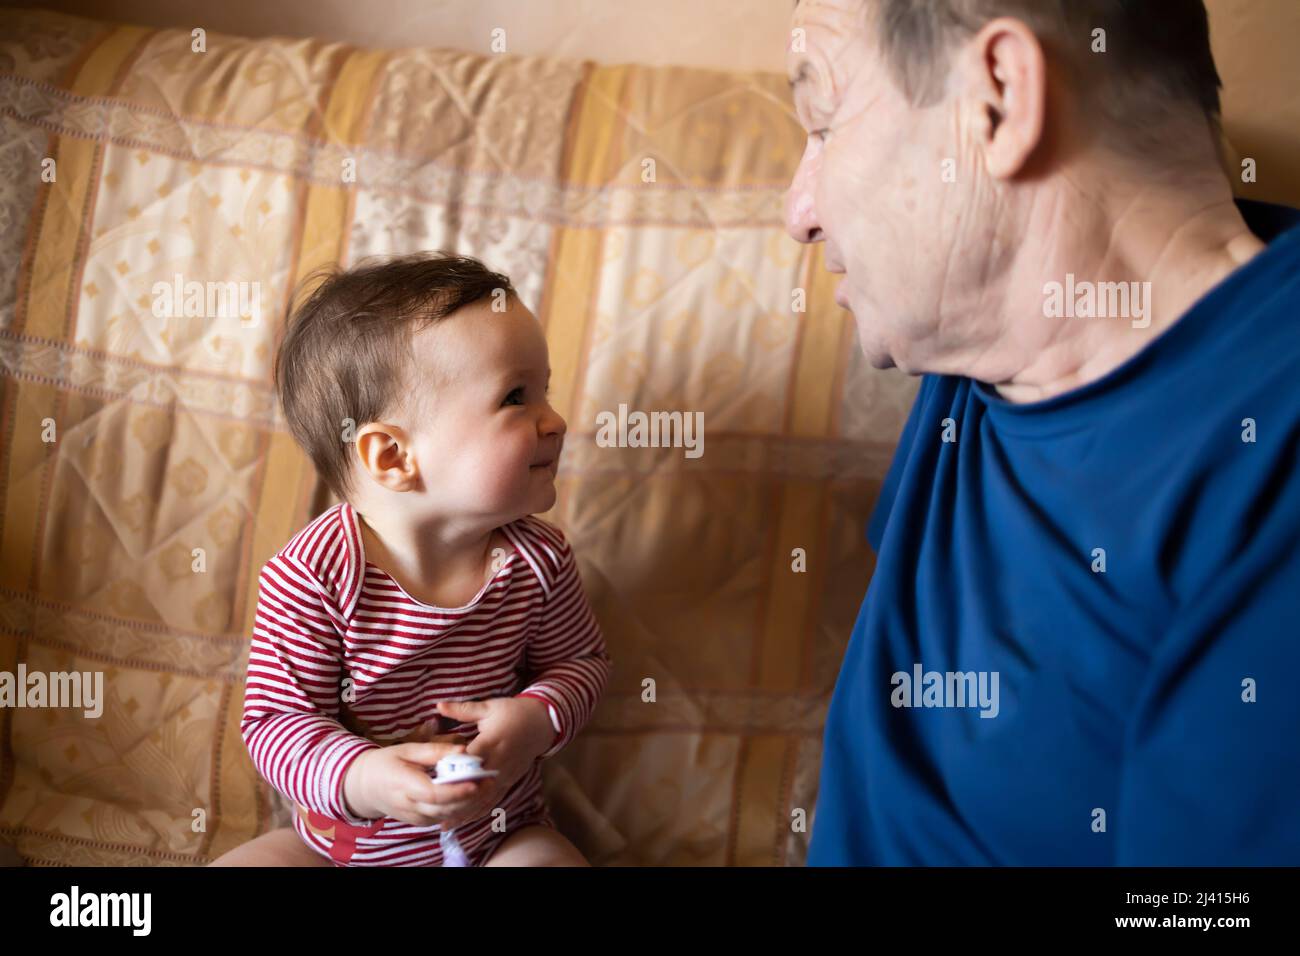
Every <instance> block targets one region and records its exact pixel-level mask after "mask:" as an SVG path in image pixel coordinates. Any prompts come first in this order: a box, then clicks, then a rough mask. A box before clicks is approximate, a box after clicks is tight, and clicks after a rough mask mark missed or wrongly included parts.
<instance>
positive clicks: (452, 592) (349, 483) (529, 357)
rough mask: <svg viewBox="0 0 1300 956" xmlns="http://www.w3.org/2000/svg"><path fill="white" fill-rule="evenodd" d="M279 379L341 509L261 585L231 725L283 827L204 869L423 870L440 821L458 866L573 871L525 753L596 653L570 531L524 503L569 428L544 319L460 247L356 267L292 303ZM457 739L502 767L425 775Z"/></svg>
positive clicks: (599, 671)
mask: <svg viewBox="0 0 1300 956" xmlns="http://www.w3.org/2000/svg"><path fill="white" fill-rule="evenodd" d="M275 378H276V387H277V389H278V391H279V395H280V401H281V404H282V406H283V408H284V413H285V417H286V418H287V420H288V423H289V427H290V429H291V431H292V432H293V435H294V437H295V439H297V441H298V443H299V444H301V445H302V447H303V448H304V450H305V451H306V452H307V453H308V455H310V457H311V459H312V461H313V463H314V464H315V466H316V468H317V470H318V472H319V473H320V475H321V477H322V478H323V479H324V481H325V482H326V483H327V484H328V485H329V487H330V488H331V489H333V491H334V492H335V494H337V495H338V497H339V498H340V499H342V500H341V502H340V503H339V504H336V505H335V506H333V507H332V508H330V509H329V510H327V511H326V512H325V513H324V514H322V515H320V516H319V517H318V518H316V519H315V520H314V521H312V522H311V523H310V524H308V525H307V526H306V527H305V528H303V529H302V530H301V531H299V532H298V533H297V534H296V535H295V536H294V537H293V539H292V540H291V541H290V542H289V543H288V544H287V545H285V546H284V548H282V549H281V550H280V552H279V553H278V554H277V555H275V557H273V558H272V559H271V560H270V561H268V562H267V563H266V565H265V566H264V567H263V568H262V572H261V575H260V578H259V596H258V603H257V614H256V622H255V624H254V629H253V642H252V649H251V652H250V655H249V662H248V679H247V688H246V694H245V699H244V714H243V722H242V725H241V729H242V732H243V737H244V742H245V743H246V744H247V746H248V750H249V753H250V754H251V755H252V758H253V762H254V764H255V765H256V767H257V769H258V771H259V772H260V773H261V774H262V776H263V777H265V778H266V779H267V781H268V782H270V784H271V785H272V786H274V787H275V788H276V789H277V790H278V791H280V792H281V793H282V794H284V795H285V796H286V797H287V798H288V799H289V800H291V801H292V802H293V803H294V805H295V817H294V821H293V825H294V830H293V831H290V830H288V829H284V830H276V831H272V832H271V833H268V834H266V835H264V836H262V837H259V838H257V839H256V840H253V841H251V842H250V843H247V844H245V845H244V846H242V847H239V848H238V849H236V850H233V851H231V852H230V853H228V854H226V855H225V856H223V857H222V858H221V859H220V860H218V861H217V864H218V865H288V864H295V863H316V864H318V865H329V863H330V862H333V863H334V864H335V865H346V866H439V865H442V864H443V863H444V847H443V845H442V844H441V841H440V838H442V837H443V836H444V833H450V834H451V835H453V836H454V840H455V844H454V845H453V849H455V850H458V851H463V857H462V855H461V853H460V852H455V853H452V851H450V850H449V851H448V852H449V855H453V856H455V857H456V858H457V859H463V860H464V861H466V862H468V863H469V864H470V865H474V866H478V865H484V864H488V863H490V864H491V865H519V866H564V865H579V866H581V865H586V861H585V860H584V859H583V857H582V855H581V854H580V853H579V852H578V850H577V849H576V848H575V847H574V846H573V845H572V844H571V843H570V842H569V841H568V840H566V839H565V838H564V837H563V836H562V835H561V834H560V833H559V832H558V830H556V829H555V825H554V823H553V821H552V820H551V819H550V817H549V815H548V813H547V810H546V806H545V803H544V802H543V799H542V779H541V769H540V760H539V758H542V757H549V756H551V755H552V754H555V753H556V752H558V751H559V750H560V749H561V748H562V747H564V746H565V745H566V744H567V743H568V742H569V741H571V740H572V739H573V737H574V735H575V734H576V733H577V732H578V731H579V730H580V729H581V728H582V726H583V725H584V724H585V723H586V722H587V720H588V719H589V717H590V716H591V713H592V710H593V709H594V708H595V706H596V702H597V700H598V699H599V698H600V695H601V693H602V692H603V690H604V687H605V683H606V680H607V679H608V676H609V671H610V658H609V656H608V654H607V653H606V650H605V642H604V639H603V637H602V635H601V632H600V628H599V626H598V625H597V623H596V619H595V617H594V615H593V614H592V611H591V607H590V605H589V604H588V602H587V599H586V597H585V595H584V594H583V592H582V583H581V580H580V578H579V576H578V572H577V566H576V565H575V563H574V558H573V552H572V551H571V550H570V548H569V544H568V542H567V541H566V540H565V538H564V535H563V534H561V533H560V531H559V530H558V529H557V528H555V527H553V526H552V525H550V524H548V523H546V522H544V521H542V520H540V519H538V518H535V517H531V516H532V515H534V514H536V513H537V512H543V511H546V510H548V509H549V508H551V507H552V505H554V503H555V497H556V491H555V473H556V469H557V467H558V465H559V457H560V450H561V448H562V446H563V443H564V433H565V423H564V419H562V418H561V417H560V416H559V415H558V414H557V413H556V411H555V409H553V408H552V407H551V405H550V403H549V402H548V400H547V393H548V380H549V378H550V368H549V364H548V357H547V348H546V339H545V337H544V336H543V334H542V329H541V327H540V325H539V323H538V322H537V319H536V318H535V317H534V316H533V315H532V313H531V312H529V311H528V309H527V308H526V307H525V306H524V305H523V304H522V303H521V302H520V301H519V300H518V298H517V297H516V295H515V291H514V289H513V287H512V286H511V284H510V281H509V279H507V278H506V277H505V276H503V275H499V274H497V273H495V272H491V271H489V270H488V269H487V268H486V267H485V266H484V265H483V264H482V263H480V262H478V261H477V260H474V259H469V258H464V257H459V256H451V255H445V254H444V255H437V256H433V255H415V256H407V257H401V258H396V259H390V260H388V261H385V262H382V263H379V264H364V265H362V266H360V267H358V268H355V269H352V270H350V271H348V272H344V273H341V274H335V275H332V276H330V277H329V278H327V279H326V280H325V281H324V283H323V284H322V285H320V286H319V287H318V288H317V289H316V291H315V292H314V293H313V294H312V295H311V296H310V298H308V299H307V301H306V302H304V303H303V304H302V305H301V306H300V307H299V308H298V309H297V310H296V312H295V313H294V315H293V317H292V318H291V320H290V323H289V327H288V330H287V332H286V334H285V338H284V341H283V343H282V344H281V346H280V349H279V353H278V354H277V356H276V366H275ZM453 753H468V754H471V755H476V756H478V757H481V758H482V761H483V767H484V769H485V770H492V771H496V774H495V775H494V776H491V777H487V778H485V779H480V780H476V781H472V782H465V783H446V784H439V783H437V782H436V779H435V778H434V777H433V776H432V772H433V768H434V766H435V764H436V763H437V762H438V760H439V759H440V758H442V757H445V756H447V755H448V754H453ZM294 831H296V832H294ZM457 845H458V846H457Z"/></svg>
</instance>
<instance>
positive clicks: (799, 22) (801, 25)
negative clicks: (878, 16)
mask: <svg viewBox="0 0 1300 956" xmlns="http://www.w3.org/2000/svg"><path fill="white" fill-rule="evenodd" d="M868 2H869V0H799V5H798V6H796V7H795V10H794V15H793V17H792V18H791V21H790V42H789V44H788V45H787V47H786V70H787V73H788V75H789V78H790V85H791V86H795V87H798V86H799V85H800V84H801V83H802V81H803V80H805V79H807V78H808V76H809V74H810V73H811V72H813V71H814V70H815V69H818V68H821V69H825V68H827V67H831V68H833V66H834V64H835V63H836V61H837V60H838V59H839V58H840V57H841V56H842V55H843V54H844V53H845V52H846V48H847V47H848V46H849V44H850V43H851V42H852V41H853V40H855V39H860V38H861V36H862V33H863V30H864V28H865V25H866V24H865V20H866V5H867V3H868ZM796 31H802V36H801V35H800V34H799V33H797V32H796ZM797 38H801V39H802V40H803V44H802V46H803V49H802V50H800V49H798V48H797V47H798V44H797V42H796V39H797Z"/></svg>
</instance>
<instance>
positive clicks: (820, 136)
mask: <svg viewBox="0 0 1300 956" xmlns="http://www.w3.org/2000/svg"><path fill="white" fill-rule="evenodd" d="M830 131H831V128H830V127H829V126H823V127H822V128H821V129H815V130H813V131H812V132H811V133H809V134H808V135H809V136H812V137H814V138H815V139H817V140H819V141H821V142H823V143H824V142H825V141H826V137H827V136H828V135H829V134H830Z"/></svg>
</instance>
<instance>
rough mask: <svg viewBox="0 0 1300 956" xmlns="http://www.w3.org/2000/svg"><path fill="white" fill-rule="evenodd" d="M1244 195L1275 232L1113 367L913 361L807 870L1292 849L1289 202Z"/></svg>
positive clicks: (1299, 831) (1297, 386) (1296, 441)
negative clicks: (1079, 369) (941, 365)
mask: <svg viewBox="0 0 1300 956" xmlns="http://www.w3.org/2000/svg"><path fill="white" fill-rule="evenodd" d="M1239 207H1240V208H1241V211H1242V213H1243V215H1244V216H1245V217H1246V220H1247V223H1248V224H1249V225H1250V227H1251V229H1252V230H1253V231H1254V232H1255V233H1256V234H1257V235H1259V237H1260V238H1261V239H1263V240H1265V241H1267V242H1269V246H1268V248H1267V249H1265V250H1264V251H1262V252H1261V253H1260V254H1259V255H1257V256H1256V257H1255V258H1254V259H1252V260H1251V261H1250V262H1248V263H1247V264H1246V265H1245V266H1243V267H1241V268H1239V269H1237V270H1236V271H1235V272H1234V273H1232V274H1231V275H1230V276H1229V277H1228V278H1227V279H1225V280H1224V281H1223V282H1222V283H1220V284H1219V285H1218V286H1216V287H1215V288H1214V289H1213V290H1211V291H1210V292H1209V293H1207V294H1206V295H1205V296H1204V297H1203V298H1202V299H1201V300H1200V301H1199V302H1197V304H1196V305H1195V306H1193V307H1192V308H1191V310H1189V311H1188V312H1187V313H1185V314H1184V315H1183V316H1182V317H1181V318H1180V319H1179V320H1178V321H1177V322H1176V323H1174V324H1173V325H1172V326H1170V327H1169V328H1168V329H1166V330H1165V331H1164V332H1163V333H1161V334H1160V335H1158V336H1157V337H1156V338H1155V340H1154V341H1152V342H1151V343H1150V344H1149V345H1147V346H1146V347H1145V348H1144V349H1143V350H1142V351H1141V352H1140V353H1138V354H1137V355H1136V356H1134V357H1133V358H1131V359H1129V360H1128V361H1127V362H1125V363H1124V364H1123V365H1121V366H1120V367H1118V368H1116V369H1115V370H1114V371H1112V372H1110V373H1109V374H1107V375H1106V376H1105V377H1103V378H1101V379H1099V380H1097V381H1095V382H1092V383H1090V384H1088V385H1085V386H1083V387H1082V388H1079V389H1076V390H1074V391H1072V392H1069V393H1067V394H1064V395H1060V396H1057V397H1055V398H1052V399H1049V400H1047V401H1042V402H1036V403H1032V404H1022V405H1015V404H1011V403H1009V402H1007V401H1005V400H1003V399H1001V398H999V397H998V395H997V393H996V391H995V390H994V389H992V388H991V387H989V386H987V385H984V384H982V383H978V382H975V381H972V380H971V379H968V378H961V377H955V376H929V375H928V376H925V377H924V379H923V381H922V384H921V388H920V391H919V392H918V394H917V398H916V403H915V405H914V406H913V408H912V412H911V415H910V416H909V418H908V421H907V424H906V426H905V427H904V429H903V434H902V438H901V439H900V442H899V446H898V450H897V452H896V454H895V456H894V461H893V464H892V466H891V467H890V470H889V474H888V475H887V477H886V479H885V483H884V486H883V488H882V491H881V494H880V499H879V501H878V503H877V505H876V510H875V512H874V513H873V515H872V518H871V522H870V526H869V528H868V532H867V537H868V540H869V541H870V542H871V544H872V546H873V547H874V548H875V550H876V553H877V555H878V560H877V565H876V571H875V574H874V576H873V577H872V580H871V584H870V587H869V588H868V590H867V595H866V597H865V599H864V600H863V603H862V609H861V611H860V612H859V615H858V620H857V624H856V625H855V627H854V630H853V635H852V638H851V639H850V642H849V646H848V650H847V652H846V654H845V658H844V663H843V665H842V668H841V670H840V675H839V680H838V682H837V684H836V687H835V693H834V696H833V698H832V701H831V707H830V712H829V714H828V717H827V724H826V731H825V741H824V743H825V746H824V750H823V758H822V770H821V787H820V793H819V796H818V802H817V805H816V811H815V814H814V817H813V832H812V844H811V848H810V850H809V856H808V862H809V864H810V865H868V864H890V865H893V864H901V865H954V864H955V865H964V864H981V865H982V864H1011V865H1061V864H1078V865H1110V864H1118V865H1184V864H1200V865H1216V864H1246V865H1249V864H1300V471H1298V468H1297V466H1300V213H1298V212H1297V211H1295V210H1290V209H1285V208H1283V207H1278V206H1270V205H1265V204H1260V203H1250V202H1241V203H1239ZM1156 294H1157V295H1158V294H1159V290H1158V289H1157V290H1156ZM1044 321H1053V320H1052V319H1044ZM1094 321H1114V322H1125V323H1128V321H1129V320H1127V319H1118V318H1112V319H1096V320H1094ZM946 420H950V421H946ZM945 433H946V434H945ZM945 437H947V438H949V439H951V440H948V441H945V440H944V439H945ZM1250 439H1253V440H1250Z"/></svg>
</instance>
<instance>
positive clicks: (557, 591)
mask: <svg viewBox="0 0 1300 956" xmlns="http://www.w3.org/2000/svg"><path fill="white" fill-rule="evenodd" d="M556 557H557V558H558V564H559V567H558V571H557V573H556V576H555V584H554V586H553V587H552V589H551V593H550V596H549V597H548V599H547V601H546V603H545V605H544V606H543V608H542V620H541V623H540V626H539V627H538V629H537V632H536V634H534V635H533V636H532V638H531V639H530V640H529V642H528V646H527V650H526V653H525V659H524V664H525V668H526V676H525V679H526V680H528V681H530V683H529V684H528V686H527V687H525V688H524V689H523V690H521V691H520V692H519V693H518V694H517V695H516V696H518V697H535V698H537V699H539V700H542V701H545V702H546V703H547V704H548V705H549V709H550V712H551V719H552V723H557V722H558V729H557V732H556V735H555V742H554V743H553V744H552V745H551V746H550V748H549V749H547V750H546V751H545V752H544V753H543V754H542V756H543V757H550V756H552V755H553V754H556V753H558V752H559V751H560V750H562V749H563V748H564V747H565V746H566V745H567V744H568V743H569V742H570V741H571V740H573V738H574V737H575V736H576V735H577V733H578V731H579V730H581V729H582V727H583V726H584V725H585V724H586V723H587V721H588V720H589V719H590V718H591V714H592V711H594V710H595V709H596V704H597V703H598V702H599V700H600V697H601V694H602V693H603V692H604V690H605V684H606V682H607V681H608V679H609V674H610V671H611V669H612V663H611V660H610V657H609V654H608V653H607V651H606V648H605V638H604V636H603V635H602V634H601V630H600V625H599V624H598V623H597V622H596V616H595V614H594V613H593V612H592V609H591V604H590V603H589V602H588V601H587V597H586V594H585V593H584V592H583V589H582V579H581V578H580V577H579V575H578V566H577V563H576V562H575V561H574V558H573V550H572V549H571V548H570V547H569V543H568V541H567V540H565V539H564V538H563V537H562V536H560V537H559V542H558V547H557V549H556Z"/></svg>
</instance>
